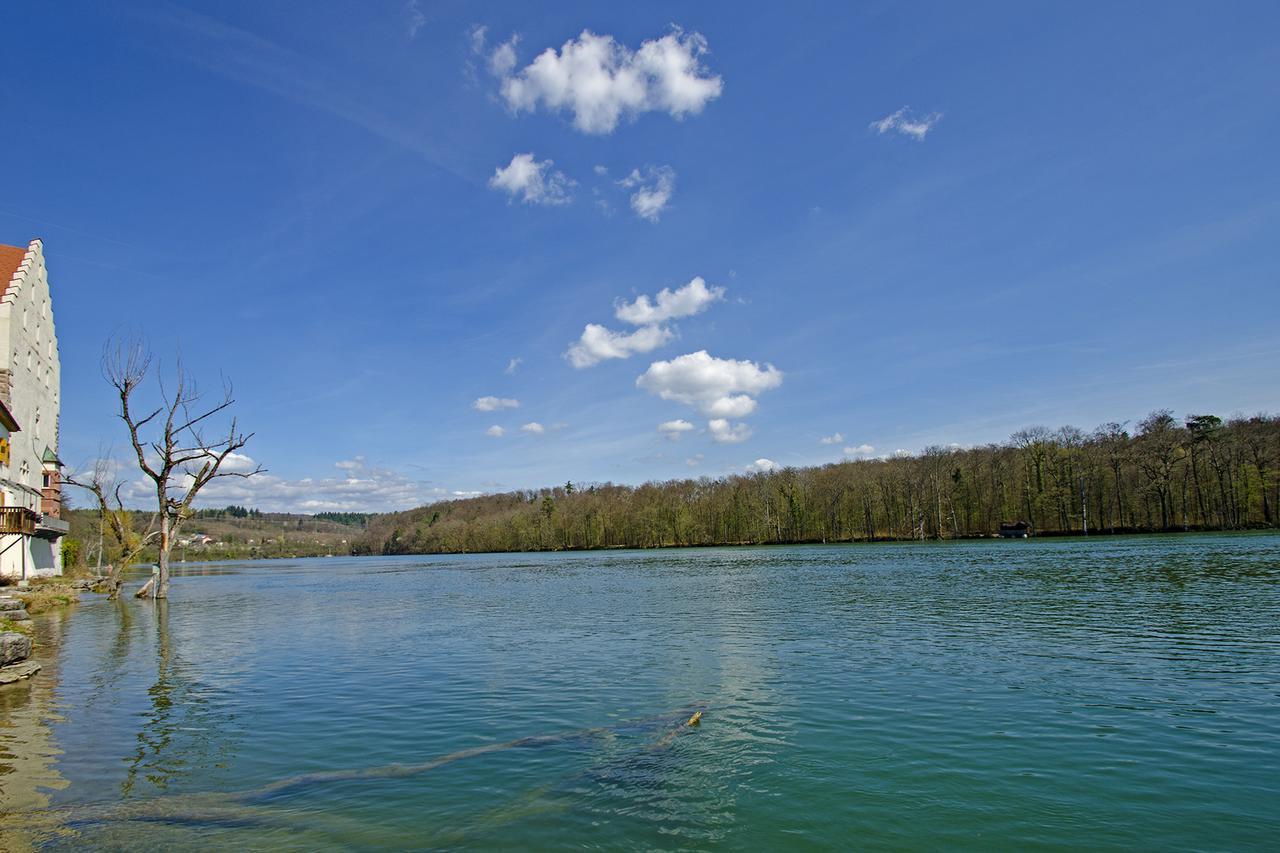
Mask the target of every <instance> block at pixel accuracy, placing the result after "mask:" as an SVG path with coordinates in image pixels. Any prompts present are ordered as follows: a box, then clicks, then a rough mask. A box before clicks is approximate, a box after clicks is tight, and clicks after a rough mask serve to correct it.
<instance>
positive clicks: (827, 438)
mask: <svg viewBox="0 0 1280 853" xmlns="http://www.w3.org/2000/svg"><path fill="white" fill-rule="evenodd" d="M818 440H819V441H820V442H822V443H823V444H839V443H840V442H842V441H844V436H843V435H841V434H840V433H838V432H837V433H832V434H831V435H824V436H823V437H822V438H820V439H818Z"/></svg>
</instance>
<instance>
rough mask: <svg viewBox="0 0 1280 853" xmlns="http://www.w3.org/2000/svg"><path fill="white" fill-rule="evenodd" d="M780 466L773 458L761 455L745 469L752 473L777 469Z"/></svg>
mask: <svg viewBox="0 0 1280 853" xmlns="http://www.w3.org/2000/svg"><path fill="white" fill-rule="evenodd" d="M779 467H780V466H779V465H778V463H777V462H774V461H773V460H772V459H765V458H764V457H761V458H759V459H757V460H756V461H755V462H752V463H751V464H750V465H748V466H747V467H746V468H745V469H743V470H745V471H748V472H750V473H752V474H759V473H763V472H766V471H777V470H778V468H779Z"/></svg>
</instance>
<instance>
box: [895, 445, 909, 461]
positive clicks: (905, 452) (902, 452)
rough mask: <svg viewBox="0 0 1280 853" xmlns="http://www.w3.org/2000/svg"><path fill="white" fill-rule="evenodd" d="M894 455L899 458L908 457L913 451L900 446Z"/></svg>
mask: <svg viewBox="0 0 1280 853" xmlns="http://www.w3.org/2000/svg"><path fill="white" fill-rule="evenodd" d="M893 455H894V456H895V457H897V458H898V459H906V458H907V457H908V456H910V455H911V451H910V450H904V449H903V448H901V447H899V448H898V449H897V450H895V451H893Z"/></svg>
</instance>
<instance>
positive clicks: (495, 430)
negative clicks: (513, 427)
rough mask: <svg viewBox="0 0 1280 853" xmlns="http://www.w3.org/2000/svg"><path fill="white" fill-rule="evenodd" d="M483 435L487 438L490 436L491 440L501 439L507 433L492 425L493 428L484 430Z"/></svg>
mask: <svg viewBox="0 0 1280 853" xmlns="http://www.w3.org/2000/svg"><path fill="white" fill-rule="evenodd" d="M484 434H485V435H488V436H492V437H493V438H502V437H503V436H504V435H506V434H507V431H506V430H505V429H503V428H502V427H500V426H498V425H497V424H494V425H493V426H491V427H489V428H488V429H487V430H485V431H484Z"/></svg>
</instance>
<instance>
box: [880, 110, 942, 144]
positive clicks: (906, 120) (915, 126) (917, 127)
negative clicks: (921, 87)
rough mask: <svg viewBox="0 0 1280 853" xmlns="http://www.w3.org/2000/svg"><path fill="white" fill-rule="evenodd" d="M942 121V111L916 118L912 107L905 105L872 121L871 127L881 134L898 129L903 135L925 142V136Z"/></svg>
mask: <svg viewBox="0 0 1280 853" xmlns="http://www.w3.org/2000/svg"><path fill="white" fill-rule="evenodd" d="M940 121H942V113H929V114H928V115H927V116H924V117H922V118H914V117H913V116H912V114H911V110H910V108H908V107H903V108H902V109H900V110H898V111H897V112H896V113H891V114H890V115H887V116H885V117H884V118H882V119H880V120H879V121H873V122H871V129H872V130H874V131H875V132H876V133H879V134H881V135H883V134H886V133H890V132H893V131H896V132H897V133H900V134H902V135H903V136H910V137H911V138H912V139H914V140H915V141H916V142H924V138H925V136H927V135H928V134H929V131H931V130H933V126H934V125H936V124H937V123H938V122H940Z"/></svg>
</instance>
